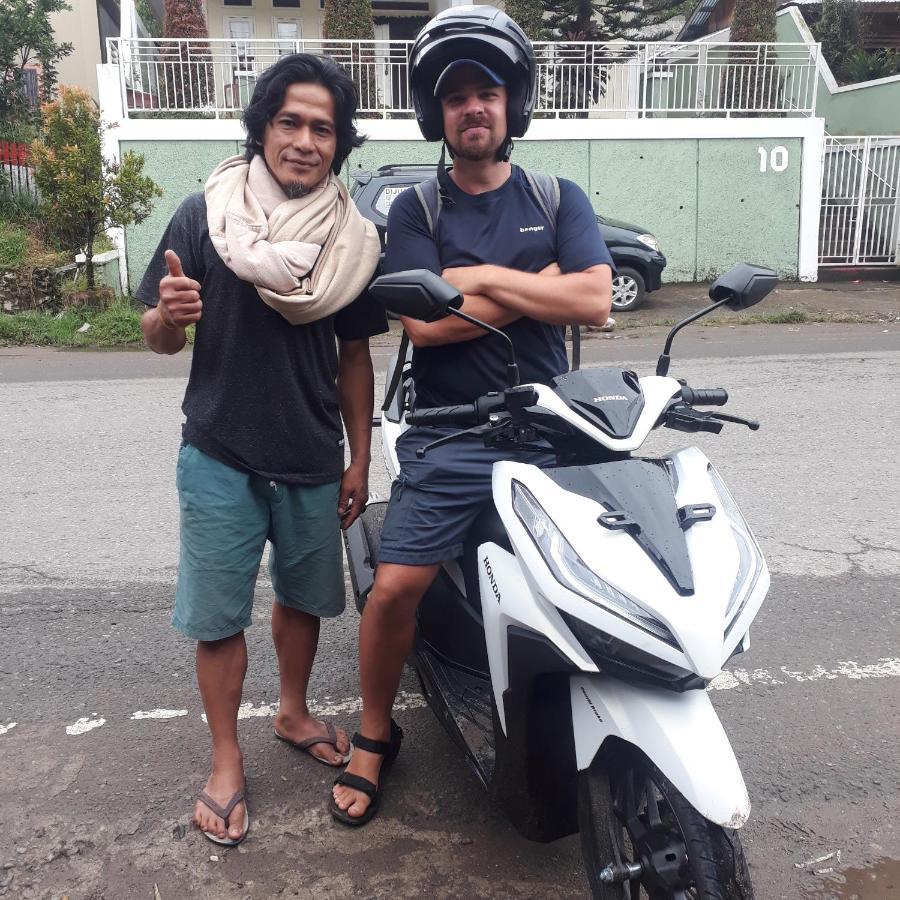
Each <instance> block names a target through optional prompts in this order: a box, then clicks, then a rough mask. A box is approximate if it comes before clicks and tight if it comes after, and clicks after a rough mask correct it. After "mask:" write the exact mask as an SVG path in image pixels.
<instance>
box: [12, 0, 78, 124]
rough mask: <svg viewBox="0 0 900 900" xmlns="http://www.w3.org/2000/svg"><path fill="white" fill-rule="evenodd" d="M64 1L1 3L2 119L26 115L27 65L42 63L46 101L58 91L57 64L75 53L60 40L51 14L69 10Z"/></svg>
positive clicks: (67, 44) (27, 0)
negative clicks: (54, 30) (51, 22)
mask: <svg viewBox="0 0 900 900" xmlns="http://www.w3.org/2000/svg"><path fill="white" fill-rule="evenodd" d="M69 9H71V7H70V6H69V5H68V3H66V2H65V0H2V2H0V121H6V122H9V121H13V120H16V119H21V118H24V117H27V115H28V114H29V111H28V103H27V100H26V97H25V90H24V87H25V67H26V66H27V65H28V64H29V63H40V65H41V95H42V97H43V99H44V101H48V100H50V99H51V98H52V97H53V94H54V92H55V90H56V80H57V70H56V64H57V63H58V62H59V60H60V59H62V58H63V57H64V56H68V55H69V54H70V53H71V52H72V45H71V44H70V43H68V42H63V43H57V41H56V37H55V35H54V33H53V28H52V27H51V25H50V14H51V13H55V12H60V11H62V10H69Z"/></svg>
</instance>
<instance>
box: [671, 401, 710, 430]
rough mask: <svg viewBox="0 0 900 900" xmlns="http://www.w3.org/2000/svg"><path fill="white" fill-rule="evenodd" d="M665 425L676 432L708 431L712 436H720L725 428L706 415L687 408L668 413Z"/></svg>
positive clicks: (672, 410)
mask: <svg viewBox="0 0 900 900" xmlns="http://www.w3.org/2000/svg"><path fill="white" fill-rule="evenodd" d="M688 409H690V412H688V411H687V410H688ZM665 425H666V427H667V428H673V429H674V430H675V431H688V432H696V431H708V432H710V434H718V433H719V432H720V431H721V430H722V427H723V425H722V423H721V422H714V421H712V420H711V419H710V418H709V417H708V416H707V415H706V414H705V413H700V412H697V411H696V410H695V409H692V408H691V407H685V406H681V407H675V408H674V409H670V410H669V411H668V412H667V413H666V419H665Z"/></svg>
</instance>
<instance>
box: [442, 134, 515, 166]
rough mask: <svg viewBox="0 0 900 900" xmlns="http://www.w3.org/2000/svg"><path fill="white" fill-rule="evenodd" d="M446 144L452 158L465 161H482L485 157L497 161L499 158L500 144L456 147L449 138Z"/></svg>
mask: <svg viewBox="0 0 900 900" xmlns="http://www.w3.org/2000/svg"><path fill="white" fill-rule="evenodd" d="M445 140H446V139H445ZM446 144H447V147H448V148H449V150H450V155H451V156H452V157H453V158H454V159H464V160H466V161H467V162H483V161H484V160H486V159H491V160H494V161H497V160H499V155H498V154H499V152H500V147H501V146H502V145H501V144H497V145H496V146H493V145H491V144H485V145H482V146H481V147H471V148H466V147H456V146H454V145H453V144H451V143H450V141H449V140H446Z"/></svg>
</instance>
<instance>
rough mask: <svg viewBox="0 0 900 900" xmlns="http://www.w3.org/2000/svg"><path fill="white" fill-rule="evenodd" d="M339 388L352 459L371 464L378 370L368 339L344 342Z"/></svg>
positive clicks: (352, 461)
mask: <svg viewBox="0 0 900 900" xmlns="http://www.w3.org/2000/svg"><path fill="white" fill-rule="evenodd" d="M355 345H364V346H355ZM337 388H338V402H339V403H340V408H341V418H343V420H344V428H345V429H346V430H347V440H348V442H349V445H350V462H351V463H353V464H355V465H360V466H365V467H366V468H368V465H369V462H370V460H371V457H372V412H373V410H374V406H375V403H374V394H375V374H374V372H373V370H372V357H371V356H370V354H369V342H368V341H353V342H349V343H344V342H342V343H341V350H340V358H339V362H338V374H337Z"/></svg>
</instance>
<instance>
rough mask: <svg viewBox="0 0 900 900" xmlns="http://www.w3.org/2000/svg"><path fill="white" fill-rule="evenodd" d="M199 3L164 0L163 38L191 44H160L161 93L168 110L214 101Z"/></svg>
mask: <svg viewBox="0 0 900 900" xmlns="http://www.w3.org/2000/svg"><path fill="white" fill-rule="evenodd" d="M201 4H202V0H165V7H164V10H165V15H164V18H163V37H164V38H192V40H191V41H189V42H185V41H174V40H173V41H167V42H163V43H162V47H161V55H162V58H163V62H164V63H165V64H164V65H163V67H162V70H163V72H162V76H163V86H162V87H163V90H165V93H166V101H167V104H168V108H170V109H172V108H174V109H179V108H180V109H184V108H193V109H198V108H200V109H202V108H204V107H207V106H209V105H210V104H211V102H212V101H213V100H214V99H215V98H214V96H213V95H214V92H215V88H214V79H213V67H212V59H211V56H210V52H209V44H207V43H206V42H204V41H202V40H198V39H202V38H208V37H209V30H208V29H207V27H206V17H205V16H204V14H203V7H202V5H201Z"/></svg>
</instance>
